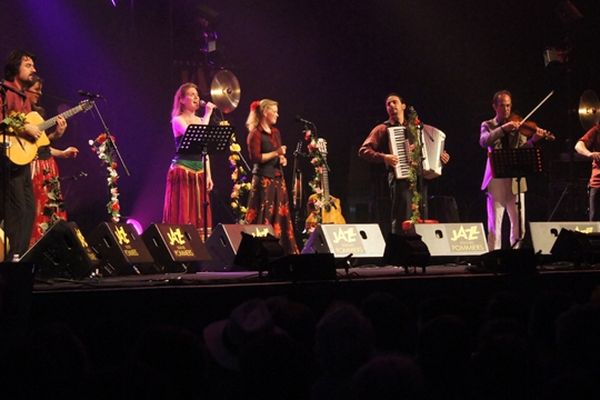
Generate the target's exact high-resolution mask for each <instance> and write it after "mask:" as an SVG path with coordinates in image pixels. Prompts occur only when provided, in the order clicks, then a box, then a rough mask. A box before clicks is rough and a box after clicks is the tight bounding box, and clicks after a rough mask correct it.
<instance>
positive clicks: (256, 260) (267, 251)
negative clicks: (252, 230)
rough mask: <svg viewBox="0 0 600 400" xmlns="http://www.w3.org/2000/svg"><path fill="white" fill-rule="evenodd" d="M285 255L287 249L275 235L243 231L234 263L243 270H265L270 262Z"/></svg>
mask: <svg viewBox="0 0 600 400" xmlns="http://www.w3.org/2000/svg"><path fill="white" fill-rule="evenodd" d="M284 255H285V250H284V249H283V247H282V246H281V245H280V244H279V239H277V238H276V237H275V236H273V235H267V236H264V237H257V236H252V235H250V234H248V233H245V232H242V241H241V242H240V246H239V248H238V250H237V253H236V255H235V258H234V260H233V264H234V265H236V266H238V267H240V268H241V269H243V270H253V271H254V270H256V271H264V270H265V269H267V266H268V265H269V263H270V262H272V261H273V260H275V259H277V258H281V257H283V256H284Z"/></svg>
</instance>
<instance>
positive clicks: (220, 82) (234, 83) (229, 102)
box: [210, 69, 241, 114]
mask: <svg viewBox="0 0 600 400" xmlns="http://www.w3.org/2000/svg"><path fill="white" fill-rule="evenodd" d="M240 95H241V90H240V82H239V81H238V79H237V78H236V76H235V75H234V74H233V73H232V72H231V71H228V70H226V69H222V70H220V71H219V72H217V73H216V74H215V76H214V77H213V79H212V82H211V84H210V97H211V98H212V102H213V103H215V104H216V106H217V108H218V109H219V110H221V111H222V112H223V113H225V114H229V113H230V112H232V111H233V110H235V109H236V108H237V106H238V104H240Z"/></svg>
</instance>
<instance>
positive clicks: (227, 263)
mask: <svg viewBox="0 0 600 400" xmlns="http://www.w3.org/2000/svg"><path fill="white" fill-rule="evenodd" d="M242 232H244V233H247V234H249V235H252V236H255V237H266V236H267V235H272V236H275V231H273V226H271V225H269V224H266V225H245V224H218V225H217V226H216V227H215V228H214V229H213V231H212V234H211V235H210V236H209V237H208V239H207V240H206V249H207V250H208V253H209V254H210V256H211V257H212V260H211V261H210V262H206V263H202V270H203V271H213V272H226V271H240V270H242V268H240V267H238V266H236V265H235V264H234V260H235V255H236V254H237V251H238V248H239V247H240V243H241V242H242Z"/></svg>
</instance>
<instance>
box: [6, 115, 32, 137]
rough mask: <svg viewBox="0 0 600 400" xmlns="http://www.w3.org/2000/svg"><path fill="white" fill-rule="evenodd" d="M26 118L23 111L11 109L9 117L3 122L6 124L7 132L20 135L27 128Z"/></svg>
mask: <svg viewBox="0 0 600 400" xmlns="http://www.w3.org/2000/svg"><path fill="white" fill-rule="evenodd" d="M26 118H27V117H26V116H25V114H24V113H22V112H17V111H11V112H10V113H9V114H8V117H6V118H4V119H3V120H2V124H4V125H6V131H7V133H9V134H15V135H18V134H20V133H22V132H23V131H24V130H25V124H26V123H27V122H26Z"/></svg>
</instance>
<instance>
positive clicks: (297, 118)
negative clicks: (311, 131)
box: [296, 115, 315, 126]
mask: <svg viewBox="0 0 600 400" xmlns="http://www.w3.org/2000/svg"><path fill="white" fill-rule="evenodd" d="M296 121H298V122H300V123H301V124H304V125H311V126H314V125H315V124H313V123H312V122H310V121H309V120H307V119H304V118H302V117H301V116H299V115H296Z"/></svg>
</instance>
